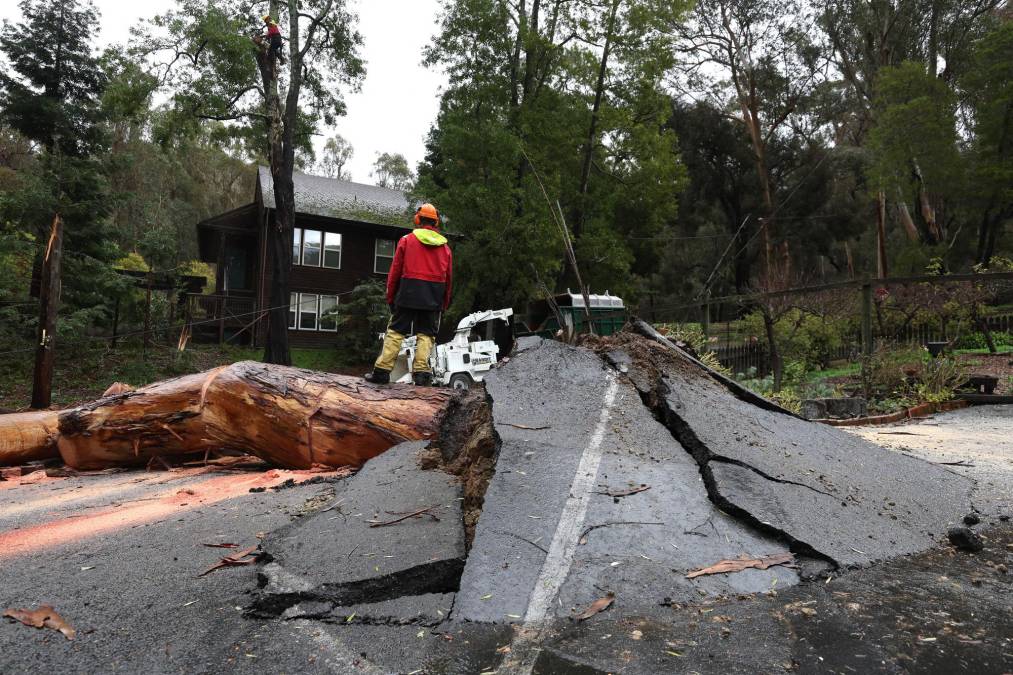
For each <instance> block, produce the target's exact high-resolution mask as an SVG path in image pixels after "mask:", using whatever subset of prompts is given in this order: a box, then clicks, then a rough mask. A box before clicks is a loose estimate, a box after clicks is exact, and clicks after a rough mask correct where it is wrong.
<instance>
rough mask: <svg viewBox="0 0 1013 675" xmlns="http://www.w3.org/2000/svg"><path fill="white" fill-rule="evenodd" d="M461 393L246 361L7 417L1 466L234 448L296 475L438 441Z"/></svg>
mask: <svg viewBox="0 0 1013 675" xmlns="http://www.w3.org/2000/svg"><path fill="white" fill-rule="evenodd" d="M453 398H454V393H453V392H452V391H451V390H449V389H438V388H431V387H411V386H391V387H374V386H371V385H369V384H365V383H364V382H363V381H362V380H361V379H359V378H354V377H347V376H343V375H331V374H328V373H319V372H314V371H310V370H302V369H299V368H291V367H286V366H277V365H271V364H264V363H256V362H251V361H244V362H241V363H236V364H233V365H231V366H225V367H222V368H219V369H216V370H212V371H209V372H206V373H199V374H196V375H186V376H184V377H180V378H176V379H173V380H167V381H165V382H158V383H155V384H152V385H149V386H147V387H143V388H141V389H138V390H136V391H129V392H125V393H120V394H116V395H113V396H107V397H105V398H101V399H99V400H97V401H94V402H92V403H88V404H86V405H83V406H80V407H78V408H74V409H71V410H67V411H63V412H61V413H53V412H49V411H45V412H39V413H24V414H15V415H0V465H7V464H19V463H23V462H25V461H29V460H32V459H44V458H47V457H55V456H56V452H55V450H56V449H58V450H59V455H60V456H61V457H62V458H63V461H64V462H65V463H66V464H67V465H68V466H70V467H72V468H75V469H81V470H93V469H102V468H107V467H111V466H144V465H146V464H147V463H148V462H150V461H151V460H152V459H154V458H156V457H165V456H179V455H188V454H196V453H200V454H203V453H205V452H208V451H211V450H231V451H239V452H245V453H250V454H253V455H256V456H258V457H260V458H262V459H264V460H266V461H268V462H270V463H271V464H273V465H275V466H278V467H282V468H288V469H309V468H312V467H313V466H314V465H323V466H331V467H337V466H358V465H361V464H362V463H363V462H365V461H366V460H368V459H370V458H372V457H375V456H377V455H379V454H381V453H382V452H384V451H385V450H387V449H388V448H390V447H392V446H394V445H397V444H398V443H402V442H404V441H413V440H425V439H429V438H432V437H434V436H435V435H436V433H437V432H438V431H439V429H440V425H441V423H442V421H443V418H444V416H445V414H446V411H447V407H448V405H449V403H450V401H451V400H452V399H453Z"/></svg>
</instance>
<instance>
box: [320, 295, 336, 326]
mask: <svg viewBox="0 0 1013 675" xmlns="http://www.w3.org/2000/svg"><path fill="white" fill-rule="evenodd" d="M337 306H338V296H336V295H321V296H320V330H329V331H337V330H338V317H337V316H335V315H334V314H330V316H328V314H329V313H330V312H332V311H333V310H334V308H335V307H337Z"/></svg>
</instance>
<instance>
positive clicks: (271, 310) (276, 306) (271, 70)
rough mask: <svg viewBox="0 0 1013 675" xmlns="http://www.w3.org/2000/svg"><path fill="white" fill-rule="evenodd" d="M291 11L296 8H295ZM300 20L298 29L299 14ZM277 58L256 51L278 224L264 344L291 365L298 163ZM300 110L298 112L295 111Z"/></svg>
mask: <svg viewBox="0 0 1013 675" xmlns="http://www.w3.org/2000/svg"><path fill="white" fill-rule="evenodd" d="M277 5H278V3H277V2H276V1H272V3H271V8H270V13H271V15H272V16H277ZM290 13H291V12H290ZM293 17H294V18H295V21H294V23H295V25H296V30H297V31H298V17H297V16H295V15H293ZM291 24H292V21H290V33H289V36H288V44H289V77H290V80H289V94H290V95H289V97H288V98H289V103H291V98H292V96H291V93H292V89H293V88H295V103H296V105H298V101H299V94H298V87H299V84H300V82H301V77H302V71H301V63H298V64H297V63H296V61H297V60H298V59H297V57H298V51H297V48H298V44H299V35H298V32H296V33H292V32H291ZM278 65H279V64H278V60H277V59H276V58H275V56H274V54H273V53H272V51H271V49H270V46H269V45H268V44H267V43H266V42H265V43H264V44H263V45H261V47H260V49H259V50H258V51H257V66H258V67H259V69H260V78H261V81H262V83H263V86H264V109H265V114H266V116H267V120H266V124H267V141H268V157H269V160H270V164H271V180H272V185H273V192H274V223H273V224H269V225H268V226H267V251H268V253H267V255H268V257H269V259H270V261H271V273H272V274H271V289H270V293H269V294H268V308H267V309H268V312H267V339H266V340H265V343H264V361H266V362H267V363H275V364H280V365H285V366H287V365H289V364H291V363H292V356H291V352H290V351H289V343H288V312H289V308H288V305H289V302H290V300H289V285H290V278H291V272H292V232H293V227H294V223H295V183H294V181H293V180H292V172H293V170H294V168H295V162H294V161H290V160H289V157H290V156H292V157H294V154H293V153H287V152H286V144H288V145H290V144H291V139H292V133H291V130H289V129H288V128H287V126H288V125H287V124H286V122H287V118H288V114H287V113H288V112H289V111H288V110H282V104H281V94H280V93H279V91H278ZM293 112H295V111H293Z"/></svg>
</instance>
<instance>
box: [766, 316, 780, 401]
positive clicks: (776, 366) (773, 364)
mask: <svg viewBox="0 0 1013 675" xmlns="http://www.w3.org/2000/svg"><path fill="white" fill-rule="evenodd" d="M761 313H762V314H763V328H764V331H765V332H766V334H767V349H768V351H769V353H770V369H771V371H773V374H774V392H779V391H781V380H782V378H783V377H784V364H783V363H782V362H781V352H779V351H778V349H777V335H776V332H775V330H774V318H773V317H772V316H771V315H770V312H768V311H766V310H765V309H764V310H762V311H761Z"/></svg>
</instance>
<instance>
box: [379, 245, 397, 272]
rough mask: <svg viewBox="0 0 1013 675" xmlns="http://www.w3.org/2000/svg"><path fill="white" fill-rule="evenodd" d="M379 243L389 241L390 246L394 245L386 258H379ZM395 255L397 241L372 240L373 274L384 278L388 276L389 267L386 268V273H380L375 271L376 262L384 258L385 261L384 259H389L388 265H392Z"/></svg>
mask: <svg viewBox="0 0 1013 675" xmlns="http://www.w3.org/2000/svg"><path fill="white" fill-rule="evenodd" d="M381 241H389V242H390V243H391V244H393V245H394V250H393V251H392V252H391V254H390V255H389V256H386V255H384V256H381V255H380V242H381ZM396 253H397V239H384V238H382V237H377V238H376V239H374V240H373V274H383V275H385V276H386V275H388V274H390V267H387V271H386V272H381V271H380V270H379V269H377V264H376V261H377V260H379V259H380V258H385V259H386V258H390V263H391V265H393V264H394V255H395V254H396Z"/></svg>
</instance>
